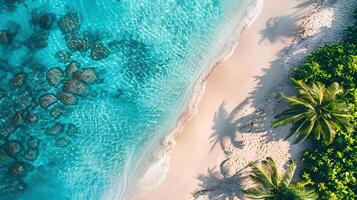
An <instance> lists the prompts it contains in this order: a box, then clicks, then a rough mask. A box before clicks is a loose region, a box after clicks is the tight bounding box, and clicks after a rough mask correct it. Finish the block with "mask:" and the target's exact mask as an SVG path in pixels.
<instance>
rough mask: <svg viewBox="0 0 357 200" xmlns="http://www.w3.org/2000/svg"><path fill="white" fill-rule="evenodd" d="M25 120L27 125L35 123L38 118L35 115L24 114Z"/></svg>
mask: <svg viewBox="0 0 357 200" xmlns="http://www.w3.org/2000/svg"><path fill="white" fill-rule="evenodd" d="M25 119H26V120H27V121H28V122H29V123H35V122H37V120H38V118H37V116H36V115H34V114H26V115H25Z"/></svg>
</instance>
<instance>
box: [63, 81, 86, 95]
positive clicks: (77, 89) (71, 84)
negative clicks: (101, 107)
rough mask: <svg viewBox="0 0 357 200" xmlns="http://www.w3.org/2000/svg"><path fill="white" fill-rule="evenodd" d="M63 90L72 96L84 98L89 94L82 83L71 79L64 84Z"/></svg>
mask: <svg viewBox="0 0 357 200" xmlns="http://www.w3.org/2000/svg"><path fill="white" fill-rule="evenodd" d="M63 90H64V91H65V92H70V93H72V94H75V95H78V96H82V97H85V96H87V95H88V94H89V91H90V88H89V86H88V85H87V84H86V83H84V82H83V81H80V80H77V79H72V80H69V81H67V82H66V83H65V84H64V86H63Z"/></svg>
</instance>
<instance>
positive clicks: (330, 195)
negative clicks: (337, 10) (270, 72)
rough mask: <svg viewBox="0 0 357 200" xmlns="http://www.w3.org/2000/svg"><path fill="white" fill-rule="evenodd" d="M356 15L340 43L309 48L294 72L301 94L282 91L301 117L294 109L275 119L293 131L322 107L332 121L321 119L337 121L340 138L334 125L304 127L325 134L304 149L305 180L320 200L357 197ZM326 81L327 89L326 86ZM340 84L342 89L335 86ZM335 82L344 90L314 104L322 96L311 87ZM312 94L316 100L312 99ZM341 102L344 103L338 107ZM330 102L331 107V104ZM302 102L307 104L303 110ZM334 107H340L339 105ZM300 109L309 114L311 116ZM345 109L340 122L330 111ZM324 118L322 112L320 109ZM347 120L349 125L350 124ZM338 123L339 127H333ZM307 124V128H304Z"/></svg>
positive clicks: (276, 124) (317, 133) (275, 124)
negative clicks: (310, 146)
mask: <svg viewBox="0 0 357 200" xmlns="http://www.w3.org/2000/svg"><path fill="white" fill-rule="evenodd" d="M355 19H356V20H355V23H354V25H353V26H351V27H350V28H349V29H348V30H347V31H346V37H345V39H344V40H343V41H341V42H340V43H336V44H327V45H325V46H323V47H322V48H320V49H318V50H316V51H314V52H311V53H310V55H309V56H308V57H307V59H306V61H305V63H304V64H303V65H301V66H299V67H297V68H296V70H295V71H294V72H293V74H292V78H293V82H294V83H295V84H297V89H296V90H297V91H296V93H297V96H296V97H288V96H286V95H285V96H284V95H283V97H284V98H285V99H287V100H288V102H290V108H289V109H292V108H295V111H296V112H299V113H304V114H303V115H300V116H299V117H298V116H297V114H296V113H295V111H293V110H292V111H290V113H289V111H285V113H284V112H283V113H282V114H281V115H279V116H277V118H278V120H277V121H276V122H274V126H275V127H276V126H280V125H285V124H288V122H289V123H293V124H294V125H293V128H292V130H291V131H290V133H289V135H291V134H294V133H295V131H294V130H295V129H296V124H299V123H298V121H297V120H296V118H300V117H301V118H302V116H304V118H307V117H306V116H310V117H311V118H312V119H316V117H317V113H318V110H320V111H322V110H324V112H325V114H324V115H327V118H328V120H327V119H324V120H323V121H326V120H327V121H329V122H331V123H332V124H333V126H332V127H335V128H334V131H333V133H334V135H336V136H335V139H334V140H333V137H331V136H332V135H331V130H330V128H328V129H326V128H324V129H322V131H319V130H316V129H315V130H314V128H311V127H312V125H309V126H306V127H310V129H312V131H311V133H314V136H315V139H319V137H321V136H322V138H323V140H322V141H323V142H319V141H316V142H314V143H313V144H314V149H312V150H307V151H305V152H304V153H303V157H302V162H303V163H302V164H303V166H304V170H303V173H302V178H303V179H305V181H306V182H308V183H309V184H310V185H311V187H313V188H314V189H315V191H316V192H317V193H318V195H319V199H322V200H355V199H357V131H356V127H357V10H356V16H355ZM323 84H324V85H326V86H327V87H326V86H323ZM337 85H339V87H342V88H339V89H337ZM331 86H332V88H333V87H334V88H335V90H336V91H338V90H340V91H341V90H342V89H343V90H344V93H342V92H339V94H336V96H335V97H336V98H335V99H334V100H333V101H332V102H328V101H326V104H324V106H323V105H322V104H319V103H316V101H319V97H318V98H316V96H315V97H313V95H312V93H319V92H311V91H313V90H317V91H319V90H320V89H318V88H329V87H331ZM306 87H307V88H306ZM305 88H306V89H305ZM312 88H315V89H312ZM307 91H309V92H307ZM329 93H330V92H327V93H326V92H324V93H320V94H323V96H326V94H327V95H330V94H329ZM310 95H311V97H312V98H311V97H308V96H310ZM301 97H302V98H301ZM309 98H310V99H309ZM324 98H325V97H324ZM328 99H333V98H328ZM297 100H303V102H298V103H297V102H296V101H297ZM312 100H313V101H312ZM325 100H327V99H325ZM293 101H295V102H293ZM329 101H330V100H329ZM312 102H314V103H312ZM327 102H328V103H327ZM340 103H342V105H339V106H337V105H338V104H340ZM328 104H330V105H329V106H328ZM334 104H335V105H334ZM343 104H345V106H343ZM298 105H300V106H298ZM303 105H304V106H305V108H302V106H303ZM351 105H352V106H351ZM310 106H312V107H310ZM326 106H327V107H326ZM336 106H337V107H340V108H336ZM308 107H310V109H308ZM331 108H332V109H331ZM346 108H348V110H347V109H346ZM302 110H305V111H306V112H308V113H311V114H310V115H308V114H306V113H305V112H304V111H302ZM342 110H343V113H344V114H343V115H344V116H345V115H346V114H347V115H348V117H347V116H346V117H342V119H343V125H342V124H341V121H340V120H341V119H336V117H333V116H332V115H331V113H335V112H336V111H337V113H339V114H338V116H339V115H340V112H341V111H342ZM313 111H315V113H314V114H312V113H313ZM331 111H332V112H331ZM312 116H315V117H312ZM321 116H322V114H321V113H320V117H321ZM330 116H331V117H330ZM351 116H353V118H351ZM325 117H326V116H325ZM347 118H348V120H349V124H350V125H347V124H346V123H347V121H348V120H347ZM293 119H294V120H293ZM321 119H322V118H321ZM316 122H317V121H316V120H315V124H314V126H315V125H316V124H318V123H316ZM300 123H301V121H300ZM311 123H313V122H312V121H311V120H310V121H309V123H308V124H311ZM339 123H340V125H338V126H335V125H336V124H339ZM294 126H295V128H294ZM316 126H317V125H316ZM319 126H320V125H319ZM344 126H347V127H344ZM306 127H303V128H305V129H306ZM327 127H328V126H327ZM330 127H331V126H330ZM353 127H354V131H352V132H351V131H350V130H352V128H353ZM315 128H316V127H315ZM306 132H307V131H300V132H298V133H299V136H298V141H299V137H300V138H302V137H304V135H307V134H306ZM289 135H288V136H289ZM301 135H303V136H301ZM292 199H293V198H292Z"/></svg>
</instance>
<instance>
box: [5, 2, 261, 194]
mask: <svg viewBox="0 0 357 200" xmlns="http://www.w3.org/2000/svg"><path fill="white" fill-rule="evenodd" d="M255 6H256V1H255V0H117V1H115V0H25V1H23V0H0V78H1V79H0V145H1V152H0V171H1V172H0V199H23V200H72V199H73V200H90V199H94V200H97V199H104V198H109V199H112V198H114V197H115V198H117V199H123V198H124V197H125V195H126V194H127V192H128V191H129V190H130V189H131V188H135V183H136V181H137V180H138V179H139V178H140V176H139V175H138V171H139V169H140V168H142V165H143V163H145V164H146V165H147V162H144V160H145V158H146V157H147V156H148V155H150V151H151V150H152V148H153V146H157V145H158V144H159V143H160V141H161V140H162V139H163V138H164V137H165V135H167V134H168V133H169V132H170V131H171V130H173V129H174V128H175V124H176V121H177V120H178V118H179V116H180V115H181V114H182V113H183V112H184V111H185V109H186V108H187V104H188V102H189V100H190V97H191V96H192V94H193V93H194V92H195V91H194V88H195V87H194V86H195V84H196V83H197V82H199V80H200V79H202V77H203V76H204V75H206V74H207V72H208V71H209V70H210V69H211V68H212V66H213V64H214V63H215V62H216V61H217V59H219V58H221V57H222V56H224V55H226V54H227V53H228V52H229V50H230V48H231V45H232V44H233V41H234V40H237V39H238V38H237V37H238V34H239V31H241V30H242V28H243V27H244V26H245V25H246V23H247V22H248V19H247V18H246V16H248V15H251V16H253V14H252V13H251V12H253V11H252V10H251V9H253V8H254V7H255Z"/></svg>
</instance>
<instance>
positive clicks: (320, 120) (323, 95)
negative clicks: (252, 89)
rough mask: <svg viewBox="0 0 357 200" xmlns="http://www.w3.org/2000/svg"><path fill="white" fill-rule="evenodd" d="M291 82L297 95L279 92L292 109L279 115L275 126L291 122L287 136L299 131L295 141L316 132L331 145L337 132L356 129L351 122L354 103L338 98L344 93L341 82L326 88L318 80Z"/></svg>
mask: <svg viewBox="0 0 357 200" xmlns="http://www.w3.org/2000/svg"><path fill="white" fill-rule="evenodd" d="M292 81H293V82H294V84H295V86H296V87H295V92H296V94H297V96H287V95H285V94H280V96H282V97H283V98H284V99H286V100H287V101H288V102H289V109H287V110H285V111H284V112H282V113H281V114H279V115H277V116H276V118H277V120H276V121H274V122H273V128H275V127H279V126H285V125H287V124H290V123H292V124H293V126H292V127H291V129H290V133H289V134H288V136H287V138H289V137H291V136H292V135H294V134H298V137H297V139H296V141H295V143H299V142H301V141H302V140H304V139H305V138H307V137H308V136H310V135H311V134H314V138H315V139H316V140H320V139H321V138H322V140H323V141H324V142H325V143H326V144H330V143H331V142H332V141H333V139H334V138H335V135H336V132H337V131H339V130H343V131H345V132H349V133H350V132H352V131H353V125H352V124H351V123H350V122H351V121H352V119H353V116H352V115H351V114H350V110H351V108H352V105H346V103H345V101H344V100H342V99H339V98H338V97H339V96H343V95H344V91H343V88H342V87H341V86H340V85H339V84H338V83H332V84H331V85H329V86H327V87H326V86H325V85H324V84H322V83H319V82H317V83H312V84H311V85H307V84H306V83H304V82H303V81H297V80H295V79H292Z"/></svg>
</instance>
